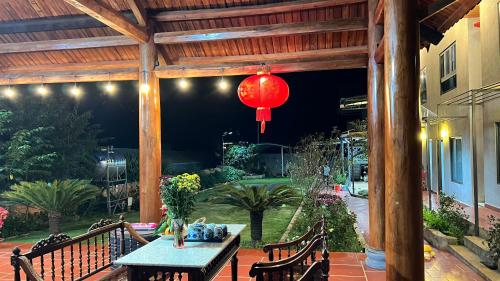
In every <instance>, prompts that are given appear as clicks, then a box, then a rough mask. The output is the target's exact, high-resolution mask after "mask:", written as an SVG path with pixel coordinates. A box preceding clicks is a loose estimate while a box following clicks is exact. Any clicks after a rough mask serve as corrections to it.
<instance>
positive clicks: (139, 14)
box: [127, 0, 148, 27]
mask: <svg viewBox="0 0 500 281" xmlns="http://www.w3.org/2000/svg"><path fill="white" fill-rule="evenodd" d="M127 2H128V6H129V7H130V9H131V10H132V13H133V14H134V16H135V19H136V20H137V23H138V24H139V26H142V27H145V26H146V25H147V23H148V12H147V11H146V8H144V5H143V4H142V2H141V1H139V0H127Z"/></svg>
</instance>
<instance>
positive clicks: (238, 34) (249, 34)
mask: <svg viewBox="0 0 500 281" xmlns="http://www.w3.org/2000/svg"><path fill="white" fill-rule="evenodd" d="M366 29H367V21H366V19H364V18H351V19H336V20H331V21H323V22H307V23H287V24H269V25H257V26H248V27H247V26H245V27H228V28H216V29H204V30H190V31H175V32H160V33H156V34H155V35H154V41H155V43H157V44H180V43H192V42H205V41H216V40H229V39H244V38H257V37H269V36H286V35H297V34H307V33H319V32H342V31H359V30H366Z"/></svg>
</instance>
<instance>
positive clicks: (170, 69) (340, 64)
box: [155, 58, 367, 78]
mask: <svg viewBox="0 0 500 281" xmlns="http://www.w3.org/2000/svg"><path fill="white" fill-rule="evenodd" d="M269 65H270V67H271V71H272V72H273V73H286V72H303V71H318V70H334V69H354V68H365V67H366V65H367V59H366V58H357V59H338V60H321V61H310V62H298V63H296V62H293V63H286V62H284V63H273V64H269ZM260 67H261V66H260V65H259V64H255V63H247V64H241V63H239V64H226V65H182V66H181V65H172V66H159V67H156V69H155V72H156V74H157V75H158V77H159V78H179V77H209V76H219V75H220V74H221V70H222V69H223V70H224V75H227V76H231V75H249V74H255V73H257V71H258V70H259V69H260Z"/></svg>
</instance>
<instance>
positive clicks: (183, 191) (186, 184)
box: [160, 173, 200, 220]
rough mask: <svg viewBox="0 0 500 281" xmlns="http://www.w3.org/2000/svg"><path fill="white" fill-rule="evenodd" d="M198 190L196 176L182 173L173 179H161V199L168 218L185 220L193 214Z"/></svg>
mask: <svg viewBox="0 0 500 281" xmlns="http://www.w3.org/2000/svg"><path fill="white" fill-rule="evenodd" d="M199 189H200V177H199V176H198V175H197V174H187V173H184V174H182V175H178V176H175V177H165V178H162V179H161V183H160V192H161V199H162V202H163V204H164V205H165V206H166V207H167V209H168V211H167V214H168V217H170V218H172V219H183V220H187V219H188V218H189V216H190V215H191V213H192V212H193V208H194V203H195V198H196V194H197V192H198V190H199Z"/></svg>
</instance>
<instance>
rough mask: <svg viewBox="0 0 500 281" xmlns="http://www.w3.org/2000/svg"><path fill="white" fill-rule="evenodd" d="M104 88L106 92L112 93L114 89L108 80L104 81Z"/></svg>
mask: <svg viewBox="0 0 500 281" xmlns="http://www.w3.org/2000/svg"><path fill="white" fill-rule="evenodd" d="M104 90H105V91H106V93H108V94H113V93H114V92H115V90H116V87H115V85H113V84H112V83H111V82H110V81H108V83H106V86H104Z"/></svg>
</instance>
